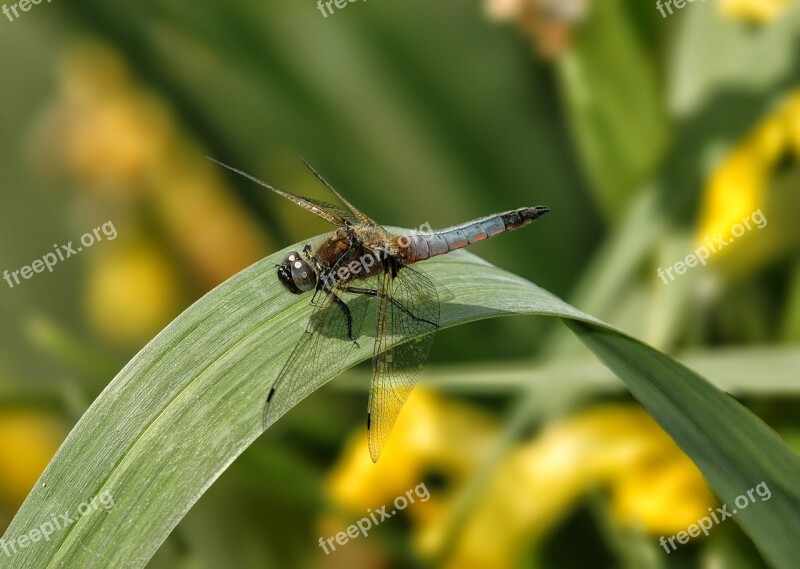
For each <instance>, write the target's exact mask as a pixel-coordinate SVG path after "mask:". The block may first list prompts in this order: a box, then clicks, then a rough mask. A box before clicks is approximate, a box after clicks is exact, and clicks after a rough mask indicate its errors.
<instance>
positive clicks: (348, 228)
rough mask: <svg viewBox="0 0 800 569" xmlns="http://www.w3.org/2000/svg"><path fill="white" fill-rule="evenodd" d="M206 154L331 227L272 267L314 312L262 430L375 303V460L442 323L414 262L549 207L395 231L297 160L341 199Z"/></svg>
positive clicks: (340, 356) (371, 413)
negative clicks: (278, 403) (290, 187)
mask: <svg viewBox="0 0 800 569" xmlns="http://www.w3.org/2000/svg"><path fill="white" fill-rule="evenodd" d="M209 159H210V160H212V161H213V162H215V163H217V164H218V165H220V166H221V167H223V168H227V169H228V170H230V171H232V172H234V173H236V174H238V175H240V176H244V177H245V178H247V179H249V180H251V181H252V182H255V183H256V184H258V185H260V186H262V187H264V188H267V189H269V190H271V191H272V192H274V193H276V194H278V195H279V196H282V197H284V198H286V199H288V200H290V201H292V202H294V203H295V204H296V205H298V206H300V207H302V208H304V209H306V210H307V211H309V212H311V213H313V214H314V215H316V216H318V217H320V218H322V219H324V220H325V221H327V222H328V223H330V224H331V225H334V226H335V227H336V230H335V231H334V232H333V233H332V234H331V235H329V236H327V237H325V238H324V240H323V241H322V242H321V243H320V244H319V245H317V246H316V247H312V246H311V245H310V244H307V245H305V247H304V248H303V250H302V251H292V252H290V253H288V254H287V255H286V256H285V257H284V259H283V261H282V262H281V263H280V264H279V265H276V268H277V277H278V280H279V281H280V283H281V284H282V285H283V286H284V287H285V288H286V289H287V291H288V292H290V293H293V294H296V295H302V294H306V293H312V300H311V305H312V310H311V315H310V317H309V320H308V324H307V326H306V329H305V331H304V332H303V335H302V336H301V337H300V339H299V341H298V342H297V344H295V346H294V348H293V349H292V352H291V354H290V355H289V358H288V359H287V360H286V363H285V364H284V366H283V368H282V369H281V371H280V373H279V374H278V376H277V377H276V379H275V380H274V381H273V383H272V386H271V387H270V391H269V393H268V395H267V397H266V402H265V404H264V412H263V421H264V426H265V427H266V426H267V425H269V424H271V422H272V420H274V419H275V418H276V417H274V416H273V413H274V412H275V411H273V409H272V408H271V403H273V401H274V398H275V396H276V394H278V393H282V392H286V393H283V395H285V396H287V397H289V398H291V399H292V400H296V401H299V400H300V399H301V398H302V397H304V396H305V395H307V394H309V393H310V392H311V391H313V390H314V388H315V387H314V386H315V385H316V384H315V381H316V378H319V377H324V376H330V373H331V371H334V375H337V374H338V373H339V372H340V371H342V369H341V368H342V367H343V362H344V361H345V360H346V357H345V354H344V353H342V351H341V350H340V349H331V348H332V347H333V344H332V342H336V341H344V342H347V345H350V346H353V347H356V346H358V345H359V344H358V339H359V337H360V335H361V328H362V325H363V322H364V320H365V317H366V315H367V312H368V307H369V306H370V305H374V310H375V312H374V315H375V338H374V344H373V351H372V379H371V381H370V389H369V402H368V409H367V430H368V441H369V442H368V446H369V453H370V457H371V458H372V461H373V462H377V461H378V457H379V456H380V454H381V450H382V449H383V447H384V444H385V443H386V440H387V438H388V437H389V434H390V432H391V430H392V427H393V426H394V424H395V421H396V420H397V417H398V415H399V414H400V411H401V409H402V407H403V405H404V403H405V402H406V400H407V399H408V396H409V394H410V393H411V390H412V388H413V387H414V384H415V383H416V381H417V378H418V377H419V375H420V373H421V371H422V368H423V366H424V364H425V361H426V360H427V359H428V355H429V354H430V350H431V346H432V345H433V339H434V336H435V333H436V331H437V330H438V329H439V327H440V323H441V298H440V291H441V290H442V289H444V287H442V286H439V287H437V285H435V284H434V283H433V281H432V280H431V279H430V278H429V277H428V276H426V275H425V273H424V272H423V271H421V270H419V269H418V268H415V267H412V265H415V264H416V263H419V262H421V261H425V260H427V259H431V258H433V257H436V256H438V255H443V254H446V253H449V252H451V251H455V250H457V249H462V248H464V247H466V246H468V245H471V244H473V243H476V242H478V241H482V240H484V239H489V238H490V237H494V236H496V235H500V234H501V233H505V232H507V231H512V230H514V229H518V228H520V227H523V226H525V225H528V224H529V223H531V222H532V221H534V220H536V219H538V218H539V217H541V216H542V215H544V214H545V213H547V212H548V211H550V210H549V208H548V207H546V206H536V207H523V208H518V209H514V210H511V211H506V212H503V213H496V214H493V215H489V216H486V217H481V218H479V219H474V220H472V221H468V222H466V223H462V224H460V225H455V226H453V227H449V228H447V229H441V230H438V231H426V232H410V233H404V234H400V235H398V234H395V233H392V232H390V231H388V230H386V229H385V228H384V227H382V226H381V225H379V224H378V223H376V222H375V221H374V220H373V219H371V218H370V217H368V216H367V215H366V214H365V213H363V212H362V211H360V210H359V209H357V208H356V207H355V206H353V204H351V203H350V202H349V201H347V200H346V199H345V198H344V197H343V196H342V195H341V194H340V193H339V192H338V191H337V190H336V189H335V188H334V187H333V186H332V185H331V184H330V182H328V181H327V180H326V179H325V178H323V177H322V176H321V175H320V174H319V173H318V172H317V171H316V170H315V169H314V168H313V167H312V166H311V165H310V164H309V163H308V162H306V161H305V160H304V159H303V158H301V160H302V162H303V163H304V164H305V166H306V167H307V168H308V169H309V170H310V171H311V173H312V174H313V175H314V176H315V177H316V178H317V179H318V180H319V181H320V182H321V183H322V184H323V185H324V186H325V187H326V188H328V190H330V191H331V192H332V193H333V195H334V196H335V197H336V198H337V199H338V201H339V202H341V204H342V205H336V204H333V203H329V202H325V201H320V200H316V199H311V198H306V197H303V196H300V195H296V194H293V193H290V192H287V191H284V190H281V189H279V188H277V187H275V186H273V185H272V184H269V183H267V182H265V181H263V180H260V179H258V178H256V177H255V176H252V175H250V174H248V173H246V172H244V171H243V170H240V169H238V168H235V167H233V166H229V165H227V164H225V163H223V162H220V161H219V160H216V159H215V158H210V157H209ZM445 290H446V289H445ZM373 299H374V301H373ZM359 300H362V301H359ZM326 374H327V375H326Z"/></svg>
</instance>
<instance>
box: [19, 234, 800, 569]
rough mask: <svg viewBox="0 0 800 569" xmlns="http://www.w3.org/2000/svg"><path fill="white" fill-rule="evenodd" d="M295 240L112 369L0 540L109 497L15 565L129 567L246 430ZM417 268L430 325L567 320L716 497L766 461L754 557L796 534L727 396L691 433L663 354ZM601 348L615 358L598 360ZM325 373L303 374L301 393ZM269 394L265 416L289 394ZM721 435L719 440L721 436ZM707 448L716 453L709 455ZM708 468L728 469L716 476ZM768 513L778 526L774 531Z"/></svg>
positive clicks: (497, 286)
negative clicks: (629, 355) (764, 522)
mask: <svg viewBox="0 0 800 569" xmlns="http://www.w3.org/2000/svg"><path fill="white" fill-rule="evenodd" d="M296 248H297V246H293V247H290V248H287V249H286V250H284V251H280V252H277V253H275V254H274V255H271V256H270V257H268V258H266V259H264V260H262V261H260V262H259V263H256V264H255V265H253V266H251V267H249V268H248V269H246V270H244V271H243V272H241V273H239V274H238V275H236V276H234V277H233V278H231V279H230V280H228V281H226V282H225V283H223V284H222V285H220V286H219V287H217V288H216V289H214V290H213V291H211V292H209V293H208V294H207V295H206V296H204V297H203V298H202V299H200V300H199V301H197V302H196V303H195V304H194V305H192V306H191V307H189V308H188V309H187V310H186V311H185V312H184V313H183V314H181V315H180V316H179V317H178V318H177V319H176V320H175V321H174V322H173V323H172V324H170V325H169V326H168V327H167V328H165V329H164V330H163V331H162V332H161V333H160V334H159V335H158V336H157V337H156V338H154V339H153V340H152V341H151V342H150V343H149V344H148V345H147V346H146V347H145V348H144V349H143V350H142V351H141V352H140V353H139V354H137V355H136V356H135V357H134V358H133V360H131V362H130V363H129V364H128V365H126V366H125V368H123V369H122V371H120V373H119V374H118V375H117V377H116V378H115V379H114V380H113V381H112V382H111V383H110V384H109V386H108V387H107V388H106V389H105V391H104V392H103V393H102V394H101V395H100V396H99V397H98V398H97V400H96V401H95V402H94V403H93V404H92V406H91V407H90V408H89V410H88V411H87V412H86V413H85V415H84V416H83V418H82V419H81V420H80V421H79V423H78V424H77V425H76V427H75V428H74V430H73V431H72V432H71V433H70V435H69V437H68V438H67V440H66V441H65V442H64V444H63V446H62V447H61V449H60V450H59V452H58V453H57V454H56V456H55V457H54V459H53V461H52V462H51V464H50V465H49V466H48V468H47V469H46V470H45V472H44V474H43V475H42V478H41V479H40V481H39V483H38V484H37V485H36V487H35V488H34V489H33V491H32V492H31V494H30V495H29V496H28V498H27V500H26V501H25V503H24V504H23V506H22V508H21V509H20V511H19V512H18V513H17V516H16V517H15V519H14V521H13V522H12V524H11V526H10V527H9V529H8V531H7V532H6V535H5V536H4V539H5V541H6V542H7V543H8V542H11V543H18V542H15V541H14V540H17V539H18V538H19V537H20V536H22V535H26V534H28V532H30V530H32V529H34V528H37V527H39V526H40V525H41V524H42V523H43V522H46V521H48V520H50V519H51V516H53V515H56V516H57V515H59V514H60V513H64V512H66V513H71V512H72V513H74V512H76V511H77V508H78V506H79V504H81V503H82V502H86V501H89V500H91V499H92V498H93V497H95V496H98V495H100V494H102V493H104V492H108V493H109V494H110V495H111V496H112V498H113V500H114V506H113V507H112V508H111V509H109V510H107V511H106V510H102V509H101V510H98V511H96V512H90V513H88V514H87V515H85V516H82V517H79V518H77V519H76V520H75V521H74V523H72V524H71V525H69V526H68V527H66V528H63V529H59V530H57V531H55V532H54V533H53V534H52V535H51V536H49V539H47V540H41V541H38V542H36V543H34V544H30V545H29V546H28V547H26V548H21V547H20V548H17V551H16V552H15V553H14V554H13V565H14V566H15V567H31V568H36V569H39V568H41V567H62V566H67V567H104V568H105V567H142V566H144V565H145V564H146V563H147V561H148V560H149V559H150V557H151V556H152V555H153V554H154V553H155V551H156V549H157V548H158V547H159V546H160V545H161V543H162V542H163V541H164V540H165V539H166V537H167V536H168V535H169V533H170V532H171V531H172V529H173V528H174V527H175V526H176V525H177V524H178V522H179V521H180V519H181V518H182V517H183V516H184V515H185V514H186V512H187V511H188V510H189V508H190V507H191V506H192V504H194V503H195V502H196V501H197V500H198V499H199V497H200V496H201V495H202V494H203V493H204V492H205V490H206V489H207V488H208V487H209V486H210V485H211V484H212V483H213V482H214V480H215V479H216V478H217V477H218V476H219V475H220V474H221V473H222V472H223V471H224V470H225V469H226V468H227V466H228V465H229V464H230V463H231V462H232V461H233V460H234V459H235V458H236V457H237V456H239V454H241V453H242V452H243V451H244V449H245V448H247V446H248V445H250V444H251V443H252V442H253V441H254V440H255V439H256V438H257V437H258V436H259V435H260V434H261V432H262V422H261V420H262V405H263V403H264V397H265V395H266V393H267V392H268V389H269V386H270V385H271V382H272V380H273V379H274V378H275V376H276V375H277V373H278V371H279V370H280V367H281V366H282V365H283V363H284V361H285V358H286V357H287V356H288V354H289V352H290V350H291V348H292V347H293V344H294V342H296V341H297V339H298V338H299V337H300V335H301V333H302V331H303V327H304V326H305V323H306V319H307V317H308V314H309V306H308V298H306V297H296V296H294V295H289V294H286V293H285V290H284V289H283V288H282V286H281V285H280V284H279V283H278V281H277V279H276V278H275V275H274V265H275V264H276V263H277V262H279V261H280V259H282V258H283V256H284V255H285V253H286V251H289V250H292V249H296ZM422 266H423V268H424V270H425V271H426V272H427V273H428V275H429V276H431V278H432V279H433V280H434V281H436V282H441V283H445V284H446V286H447V289H448V290H449V291H450V292H451V293H452V294H453V297H454V300H453V301H452V302H448V303H446V304H445V305H443V307H442V324H443V327H448V326H454V325H457V324H460V323H464V322H469V321H473V320H477V319H482V318H489V317H493V316H500V315H507V314H542V315H549V316H557V317H560V318H564V319H566V320H568V321H570V322H573V324H572V327H573V329H574V330H575V331H576V332H577V333H578V334H579V336H580V337H581V339H582V340H584V341H585V342H586V343H587V345H589V346H590V347H591V348H593V349H595V350H596V351H597V352H598V354H599V355H600V356H601V358H608V362H607V363H608V365H610V367H612V369H614V370H615V371H616V372H617V373H619V374H620V375H621V377H622V378H623V380H625V381H626V383H627V384H628V387H629V388H630V389H631V390H632V391H634V394H635V395H637V397H640V400H641V401H642V403H643V404H645V406H647V407H648V408H649V409H650V410H651V412H652V413H654V415H656V417H657V418H658V419H659V420H660V421H661V422H662V425H664V426H665V428H667V430H668V431H669V432H670V434H672V435H673V436H674V437H675V438H676V440H678V441H679V443H680V444H682V446H683V448H684V450H685V451H686V452H687V453H688V454H689V455H690V456H691V457H692V458H693V459H694V460H695V461H696V462H697V463H698V465H700V467H701V469H702V470H703V472H704V473H705V474H706V476H707V478H708V480H709V481H710V482H711V483H712V485H714V488H715V489H716V491H717V493H718V494H719V495H720V497H721V498H723V499H727V498H728V496H729V495H730V494H731V493H732V492H735V493H737V494H738V493H740V492H741V491H742V490H744V488H743V487H740V486H738V484H740V483H742V482H744V481H748V480H750V478H751V477H752V476H753V475H754V474H755V473H756V472H757V469H758V468H764V469H765V470H764V472H763V476H761V478H762V479H765V480H767V481H768V484H770V488H773V485H772V484H774V489H775V491H776V492H781V493H782V494H781V495H782V496H783V498H782V499H785V501H784V502H782V503H781V504H782V505H781V506H779V507H774V508H773V507H770V510H771V511H772V515H773V517H774V518H775V522H774V523H773V524H772V525H770V526H769V528H770V532H769V534H767V532H766V531H765V530H764V529H762V528H764V527H767V526H761V525H760V519H761V517H760V516H759V515H757V513H756V514H753V512H755V510H756V508H755V507H753V508H752V509H748V510H746V511H744V512H742V514H741V515H740V516H737V518H738V521H740V523H743V524H744V525H745V528H746V529H747V530H748V532H750V535H751V536H752V537H753V539H754V540H755V541H756V542H757V543H758V544H759V545H760V546H761V547H762V550H764V548H768V547H769V548H771V547H772V546H773V545H774V544H775V542H776V540H777V541H780V543H782V544H783V545H784V546H786V545H787V544H792V543H796V542H797V540H798V538H800V528H798V527H797V526H798V523H797V520H796V519H794V520H793V519H792V515H794V517H795V518H797V515H798V509H797V503H798V500H797V497H798V496H800V491H798V488H797V484H798V483H797V482H796V481H797V480H798V479H800V477H798V476H797V474H798V472H800V468H798V466H797V458H796V457H795V456H794V455H792V454H791V452H790V451H789V450H788V449H786V447H784V446H782V445H781V444H780V443H779V442H778V441H776V440H773V439H775V438H776V437H775V435H774V434H773V433H771V431H769V429H768V428H766V427H765V426H763V425H762V424H761V423H760V422H759V420H758V419H757V418H755V417H754V416H752V415H750V414H749V412H747V411H746V410H744V409H743V408H741V406H739V405H738V403H735V402H732V400H730V401H728V400H727V396H725V395H722V394H721V393H719V392H714V391H708V390H707V389H706V391H708V393H706V391H704V393H705V394H706V395H708V396H709V397H710V401H711V403H710V404H712V406H718V407H717V409H724V410H725V411H724V412H722V411H721V412H720V413H722V414H720V413H718V414H716V415H713V416H711V417H710V419H709V421H710V422H708V421H707V422H706V423H704V425H705V426H709V425H714V426H716V427H719V428H720V429H721V431H720V432H719V433H716V435H714V433H707V432H706V433H705V436H704V434H703V431H701V432H696V433H694V434H692V433H691V432H690V429H689V426H690V425H689V423H690V419H691V417H695V415H696V413H695V412H696V411H697V410H696V409H693V408H691V407H686V408H685V409H682V408H681V407H680V405H677V403H676V401H677V402H679V400H676V401H672V404H671V405H666V403H664V394H663V393H661V391H660V390H663V388H664V387H665V383H664V379H663V378H661V377H660V376H657V377H656V376H654V375H653V374H652V373H651V374H649V375H648V374H646V373H644V370H646V369H648V366H651V367H652V369H662V368H663V370H668V369H672V367H671V366H677V365H678V364H677V363H675V362H674V361H673V360H671V359H670V358H669V357H668V356H665V355H663V354H660V353H659V352H657V351H655V350H653V349H652V348H648V347H646V346H643V345H642V344H640V343H638V342H637V341H636V340H633V339H631V338H628V337H626V336H623V335H621V334H619V333H617V332H615V331H613V330H611V329H610V328H608V326H607V325H605V324H603V323H602V322H600V321H599V320H596V319H595V318H593V317H591V316H589V315H586V314H583V313H582V312H580V311H578V310H577V309H575V308H573V307H571V306H569V305H568V304H566V303H564V302H563V301H561V300H560V299H558V298H557V297H555V296H553V295H552V294H550V293H548V292H547V291H544V290H542V289H540V288H539V287H536V286H535V285H533V284H531V283H529V282H528V281H525V280H524V279H522V278H520V277H517V276H515V275H512V274H510V273H507V272H505V271H502V270H500V269H498V268H496V267H493V266H491V265H489V264H488V263H485V262H484V261H481V260H480V259H479V258H477V257H475V256H474V255H471V254H469V253H466V252H463V251H459V252H455V253H453V254H450V255H447V256H443V257H439V258H437V259H433V260H431V261H428V262H426V263H424V264H423V265H422ZM592 334H594V335H592ZM598 338H602V339H603V341H602V342H601V341H600V340H598ZM361 344H362V345H361V347H360V348H358V349H355V350H352V351H351V352H350V353H349V354H348V356H347V361H346V365H347V366H351V365H354V364H355V363H357V362H358V361H361V360H365V359H367V358H368V357H370V356H371V346H369V345H367V344H368V342H362V343H361ZM331 349H336V347H335V346H334V347H332V348H331ZM614 349H616V350H617V352H615V353H622V354H623V356H620V355H616V356H613V357H612V355H610V354H612V352H613V350H614ZM625 349H630V350H631V351H632V352H636V351H637V350H638V352H637V353H639V356H637V357H638V358H639V360H638V363H639V365H638V366H632V367H628V368H625V367H624V366H622V363H620V362H621V361H622V360H624V350H625ZM642 354H644V355H642ZM659 366H660V367H659ZM682 369H684V370H685V368H682ZM685 373H686V374H687V375H686V376H685V377H684V378H683V379H682V380H681V381H680V382H676V386H675V389H676V390H677V389H679V388H680V389H688V387H690V385H689V384H690V381H697V382H700V383H702V384H704V385H705V380H703V379H702V378H700V377H699V376H697V375H695V374H693V373H692V372H690V371H688V370H685ZM687 378H693V379H691V380H690V379H687ZM330 379H332V377H319V378H316V381H317V385H316V386H317V387H319V386H321V385H323V384H324V383H326V382H327V381H329V380H330ZM648 383H653V385H652V386H649V387H648ZM704 389H705V388H704ZM722 400H725V402H723V401H722ZM275 402H276V404H278V405H279V409H278V412H277V413H275V414H274V415H273V416H274V417H276V418H277V417H279V416H280V415H282V414H283V413H285V412H286V411H288V410H289V409H291V407H293V406H294V405H296V404H297V403H298V401H296V400H276V401H275ZM365 405H366V401H365ZM731 405H735V406H738V407H737V408H741V409H739V410H738V411H737V412H735V413H733V414H732V415H730V416H732V417H735V418H736V419H737V420H741V421H742V423H741V424H740V425H733V424H729V423H727V422H726V420H725V418H726V417H728V415H725V414H724V413H727V412H728V411H730V407H731ZM662 406H664V407H663V408H662ZM725 437H730V440H728V442H727V444H723V443H725V440H724V439H725ZM742 437H747V438H748V439H749V440H750V441H751V444H758V443H759V441H760V440H761V439H763V440H768V441H770V442H769V444H766V445H765V446H764V447H763V448H764V449H769V451H770V452H773V453H774V455H773V457H772V458H773V461H774V462H772V463H769V462H767V461H766V458H765V456H763V453H762V454H759V455H758V459H757V460H755V461H752V460H750V458H749V457H747V456H745V455H743V454H741V453H740V454H738V455H737V454H735V452H736V451H737V448H738V449H741V448H743V447H742V444H743V442H744V441H743V440H740V439H741V438H742ZM737 442H738V443H740V444H738V445H737ZM389 444H391V440H390V441H389ZM709 449H711V450H709ZM364 452H367V449H364ZM764 452H766V450H765V451H764ZM715 453H716V455H719V456H724V457H726V459H727V460H725V461H721V462H719V463H714V462H713V461H710V460H708V458H707V457H708V456H709V455H715ZM748 461H749V462H748ZM720 464H724V465H725V466H726V468H732V469H733V472H731V473H726V472H725V471H724V470H723V469H720V468H719V465H720ZM792 477H794V478H792ZM792 480H794V482H793V481H792ZM756 482H757V481H756ZM747 488H750V485H748V486H747ZM777 502H778V500H775V501H774V502H773V501H770V502H769V503H768V504H769V505H770V506H772V504H773V503H774V504H777ZM780 522H782V530H781V531H776V530H774V529H773V528H774V526H775V525H776V524H778V523H780ZM785 551H786V547H783V548H780V547H777V546H776V547H775V550H774V551H772V550H770V553H771V554H773V555H770V557H771V558H772V559H773V561H774V562H776V565H777V566H786V567H788V566H789V564H788V563H789V561H788V558H787V557H785V556H784V554H785ZM765 554H766V552H765Z"/></svg>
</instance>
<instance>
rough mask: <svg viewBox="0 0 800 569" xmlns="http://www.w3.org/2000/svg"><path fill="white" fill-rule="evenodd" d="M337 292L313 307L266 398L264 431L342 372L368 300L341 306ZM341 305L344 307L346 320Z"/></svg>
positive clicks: (361, 299)
mask: <svg viewBox="0 0 800 569" xmlns="http://www.w3.org/2000/svg"><path fill="white" fill-rule="evenodd" d="M324 293H325V291H321V292H320V294H321V295H322V294H324ZM340 293H341V291H340V290H339V289H338V287H334V289H333V290H332V291H331V292H330V293H328V294H327V296H325V297H323V298H320V299H319V300H318V301H317V303H316V304H315V305H314V309H313V311H312V313H311V317H310V318H309V320H308V325H307V327H306V330H305V332H304V333H303V336H302V337H301V338H300V341H299V342H298V343H297V345H296V346H295V348H294V350H292V353H291V354H290V355H289V358H288V359H287V360H286V363H285V364H284V366H283V368H282V369H281V371H280V373H279V374H278V377H277V378H276V379H275V381H274V382H273V384H272V387H271V388H270V391H269V393H268V395H267V400H266V402H265V404H264V412H263V415H262V425H263V427H264V429H266V428H267V427H269V426H270V425H271V424H272V423H274V422H275V421H276V420H277V419H278V418H279V417H280V416H281V415H283V414H284V413H285V412H286V411H288V410H289V409H290V408H291V407H292V406H294V405H295V404H296V403H298V402H299V401H301V400H302V399H303V398H304V397H306V396H307V395H309V394H310V393H311V392H313V391H314V390H316V389H317V388H318V387H320V386H321V385H322V384H323V383H324V382H325V378H330V377H335V376H336V375H338V374H339V373H340V372H341V371H342V368H343V367H344V362H345V360H346V358H345V357H344V356H345V355H346V354H347V352H348V351H349V350H351V349H353V347H355V345H356V344H355V342H354V341H353V339H351V338H358V335H359V333H360V331H361V325H362V324H363V322H364V316H365V315H366V313H367V305H368V302H369V299H368V298H366V297H355V298H352V299H349V300H348V302H346V303H345V301H344V300H343V299H342V297H341V294H340ZM342 305H344V306H345V307H346V308H347V313H349V315H350V318H349V319H348V317H347V315H346V313H345V310H343V309H342ZM332 371H333V374H334V375H333V376H332V375H331V372H332Z"/></svg>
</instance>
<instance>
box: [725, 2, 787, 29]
mask: <svg viewBox="0 0 800 569" xmlns="http://www.w3.org/2000/svg"><path fill="white" fill-rule="evenodd" d="M790 5H791V1H790V0H720V5H719V6H720V10H721V11H722V14H723V15H724V16H726V17H728V18H731V19H734V20H745V21H748V22H754V23H756V24H766V23H769V22H771V21H773V20H774V19H775V18H777V17H778V16H780V15H781V14H782V13H784V12H785V11H786V9H787V8H788V7H789V6H790Z"/></svg>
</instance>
